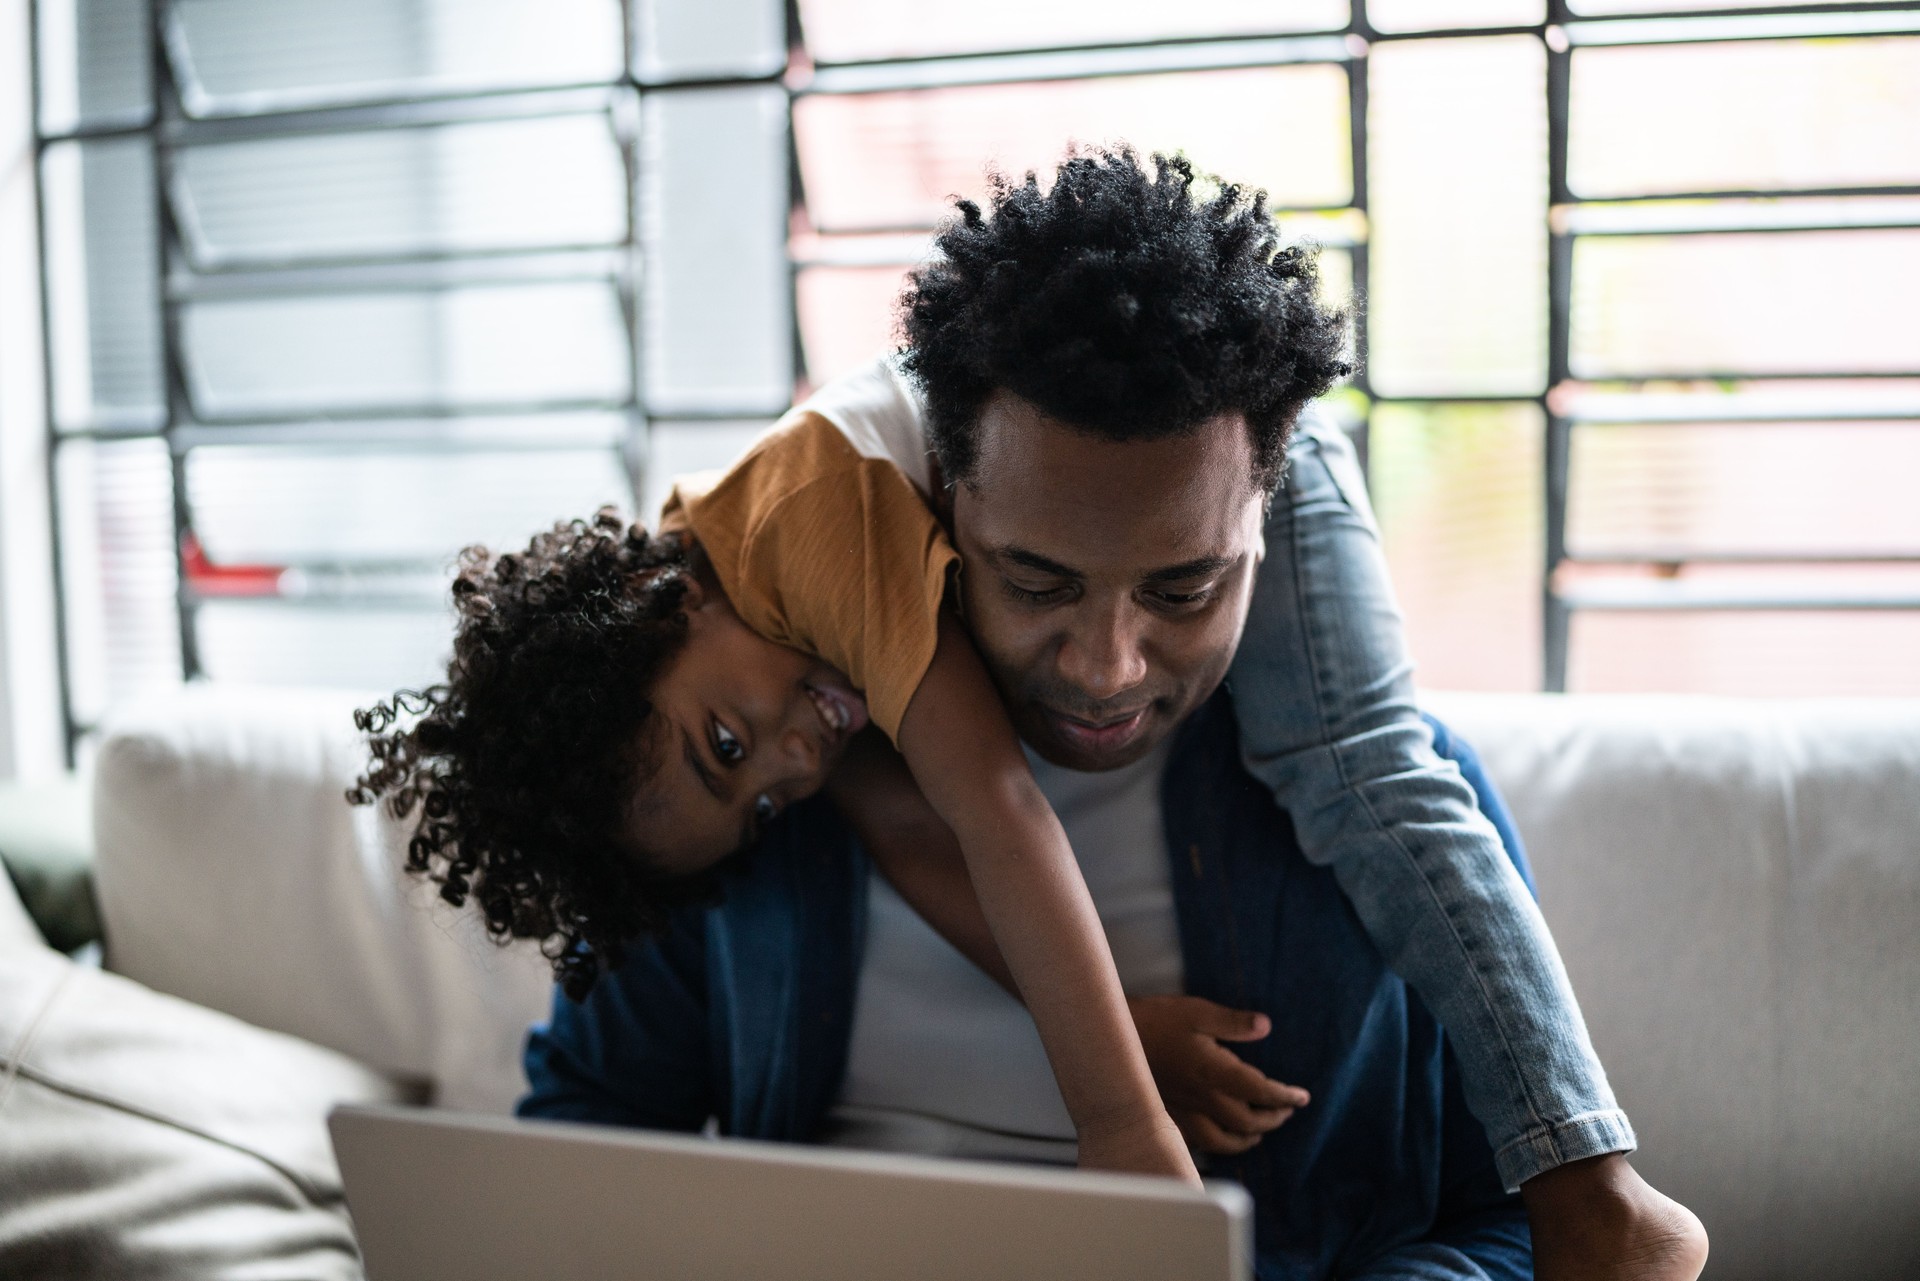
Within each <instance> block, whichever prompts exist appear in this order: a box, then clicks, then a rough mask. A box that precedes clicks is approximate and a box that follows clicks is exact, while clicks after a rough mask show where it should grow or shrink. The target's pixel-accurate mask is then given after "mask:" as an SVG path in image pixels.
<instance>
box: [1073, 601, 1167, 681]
mask: <svg viewBox="0 0 1920 1281" xmlns="http://www.w3.org/2000/svg"><path fill="white" fill-rule="evenodd" d="M1130 614H1131V611H1129V610H1127V609H1124V608H1121V609H1115V610H1110V611H1104V612H1101V613H1099V614H1092V615H1089V616H1088V617H1087V618H1085V619H1084V620H1081V621H1080V622H1079V623H1078V625H1077V626H1075V627H1074V628H1073V629H1071V630H1070V631H1069V632H1068V633H1067V635H1066V637H1065V639H1064V640H1062V641H1061V643H1060V650H1059V653H1058V655H1057V657H1056V659H1055V663H1056V665H1057V667H1058V669H1059V673H1060V679H1061V680H1063V681H1065V682H1066V683H1067V684H1069V685H1072V686H1074V687H1075V688H1076V689H1079V690H1080V691H1081V692H1083V693H1085V694H1086V695H1087V697H1088V698H1093V699H1100V700H1103V701H1104V700H1106V699H1110V698H1117V697H1118V696H1120V695H1122V694H1124V693H1126V692H1127V691H1128V690H1130V689H1132V688H1133V687H1134V686H1136V685H1138V684H1139V683H1140V682H1141V681H1143V680H1145V679H1146V676H1147V656H1146V652H1145V649H1144V647H1143V646H1142V645H1141V636H1140V630H1139V628H1138V627H1136V626H1134V625H1132V619H1131V618H1130Z"/></svg>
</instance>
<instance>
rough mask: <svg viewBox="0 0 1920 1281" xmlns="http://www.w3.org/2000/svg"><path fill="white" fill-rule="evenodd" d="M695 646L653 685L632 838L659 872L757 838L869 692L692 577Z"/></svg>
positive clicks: (837, 746)
mask: <svg viewBox="0 0 1920 1281" xmlns="http://www.w3.org/2000/svg"><path fill="white" fill-rule="evenodd" d="M686 614H687V642H686V644H685V645H684V646H682V647H681V650H680V652H679V653H678V654H676V655H675V656H674V658H673V660H672V661H671V662H670V663H669V664H668V665H667V669H666V671H665V672H664V673H662V675H661V676H660V679H659V680H658V681H657V682H656V683H655V685H654V689H653V696H652V697H653V706H654V710H655V711H656V712H657V713H658V715H657V716H655V717H653V718H651V719H650V720H649V722H648V728H647V731H646V732H647V739H646V741H645V742H644V744H643V748H644V751H643V753H642V755H643V757H644V759H645V760H646V761H647V763H648V769H649V771H650V772H649V773H648V775H647V778H646V781H645V782H644V783H642V784H641V785H640V787H639V788H638V789H637V791H636V793H635V795H634V798H633V801H632V803H631V804H630V805H629V806H628V808H627V816H626V834H627V838H628V841H629V843H630V844H631V845H632V846H633V847H634V848H635V849H637V850H638V851H640V852H642V854H643V856H644V857H645V858H646V860H647V862H648V864H649V865H650V866H652V867H653V868H654V869H655V870H657V871H661V872H665V873H668V874H673V875H682V874H688V873H693V872H698V871H701V870H704V869H706V868H708V867H711V866H713V865H714V864H715V863H718V862H720V861H721V860H722V859H724V858H726V857H727V856H728V855H729V854H732V853H734V852H735V851H737V850H740V849H742V848H744V847H745V846H748V845H751V844H752V843H753V841H754V839H755V837H756V836H757V835H758V833H759V829H760V826H761V824H762V823H764V822H766V821H767V820H768V819H770V818H772V817H773V816H774V815H775V814H777V813H779V812H780V811H781V810H783V809H785V808H786V807H787V806H789V805H791V804H792V803H793V802H795V801H798V800H802V799H804V798H805V797H808V796H811V795H813V794H814V793H815V792H817V791H819V790H820V788H821V787H822V786H823V785H824V784H825V783H826V780H827V775H828V774H830V773H831V772H832V770H833V767H834V765H835V764H836V763H837V762H838V761H839V759H840V755H841V753H842V752H844V751H845V750H846V746H847V743H848V741H849V740H850V739H852V737H853V736H854V735H855V734H857V733H859V732H860V730H862V729H863V728H865V727H866V724H867V705H866V700H864V699H863V698H861V697H860V695H859V693H858V692H856V691H855V690H854V688H853V687H852V686H851V685H850V684H849V683H848V681H847V678H846V677H845V676H844V675H842V674H841V673H840V672H838V671H837V670H835V669H834V668H832V667H830V666H828V665H827V664H826V663H824V662H822V661H821V660H820V659H818V658H815V657H814V656H812V655H811V654H806V653H803V652H801V651H800V650H797V649H789V648H788V647H786V646H785V645H777V644H775V643H774V642H772V641H769V640H767V639H765V638H764V637H762V636H760V635H759V634H758V633H757V632H755V631H753V630H752V629H751V628H749V627H748V626H747V625H746V624H745V623H743V622H741V621H740V617H739V615H737V614H735V613H734V612H733V606H732V605H731V604H730V603H729V602H728V600H727V598H726V596H725V595H724V594H723V593H722V592H720V591H719V590H717V589H716V588H714V587H713V586H712V585H710V584H708V585H705V586H702V585H700V584H695V585H694V586H693V587H692V588H691V589H690V590H689V593H688V596H687V600H686Z"/></svg>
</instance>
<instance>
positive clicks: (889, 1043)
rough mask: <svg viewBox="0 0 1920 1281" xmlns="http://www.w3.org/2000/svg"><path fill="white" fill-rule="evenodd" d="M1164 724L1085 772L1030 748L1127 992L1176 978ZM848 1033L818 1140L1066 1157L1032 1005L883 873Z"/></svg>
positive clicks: (1063, 1112)
mask: <svg viewBox="0 0 1920 1281" xmlns="http://www.w3.org/2000/svg"><path fill="white" fill-rule="evenodd" d="M1171 747H1172V744H1171V738H1169V739H1168V740H1167V741H1165V742H1162V743H1161V744H1160V746H1159V747H1157V748H1156V749H1155V750H1154V751H1152V752H1150V753H1149V754H1148V755H1147V756H1146V757H1145V758H1143V759H1141V760H1139V761H1137V762H1135V763H1134V764H1132V765H1129V766H1126V767H1125V768H1123V769H1117V770H1110V771H1107V772H1105V773H1099V774H1086V773H1080V772H1077V771H1074V770H1067V769H1061V768H1060V767H1058V766H1055V765H1049V764H1048V763H1047V762H1045V761H1043V760H1041V759H1039V758H1038V757H1036V756H1034V755H1033V754H1032V753H1031V752H1029V753H1028V760H1029V761H1030V762H1031V763H1032V765H1033V773H1034V777H1035V779H1036V780H1038V782H1039V784H1040V789H1041V791H1042V792H1044V793H1045V794H1046V797H1047V800H1048V802H1049V803H1050V804H1051V805H1052V806H1053V810H1054V813H1056V814H1057V815H1059V817H1060V823H1061V825H1062V826H1063V827H1065V828H1066V831H1067V839H1068V840H1069V841H1070V842H1072V845H1073V849H1074V853H1075V855H1076V856H1077V857H1078V859H1079V861H1080V870H1081V873H1082V875H1084V876H1085V877H1086V880H1087V888H1088V889H1089V890H1090V891H1092V894H1093V902H1094V906H1095V908H1096V909H1097V910H1098V911H1099V913H1100V923H1101V924H1102V925H1103V926H1105V927H1106V932H1107V943H1108V945H1109V946H1110V947H1111V948H1112V949H1113V959H1114V965H1115V967H1116V968H1117V969H1118V970H1119V973H1120V984H1121V986H1122V987H1123V988H1124V989H1125V990H1126V991H1127V993H1128V995H1130V996H1159V995H1167V994H1170V993H1177V992H1179V991H1181V990H1182V982H1183V974H1182V969H1181V963H1180V938H1179V932H1178V930H1177V928H1176V926H1175V924H1174V915H1173V885H1172V877H1171V872H1170V870H1169V868H1168V865H1167V846H1166V834H1165V828H1164V827H1163V826H1162V823H1161V812H1160V783H1161V777H1162V775H1163V774H1164V773H1165V770H1166V764H1167V757H1168V754H1169V752H1170V751H1171ZM867 902H868V918H867V943H866V954H865V958H864V961H863V964H862V966H861V970H860V980H859V987H858V991H857V995H856V997H855V1002H854V1016H853V1038H852V1045H851V1048H850V1050H849V1053H848V1058H847V1075H846V1079H845V1081H844V1082H843V1084H842V1085H841V1089H840V1098H839V1100H838V1102H837V1105H836V1106H835V1108H834V1110H833V1111H832V1113H831V1114H830V1116H829V1132H828V1136H827V1140H826V1141H827V1142H829V1143H833V1144H837V1145H840V1146H845V1147H861V1148H873V1149H879V1150H883V1151H895V1152H916V1153H921V1154H924V1155H932V1156H961V1157H981V1158H1000V1159H1010V1160H1029V1161H1058V1162H1063V1163H1064V1162H1071V1161H1073V1159H1074V1141H1073V1123H1072V1121H1071V1120H1070V1119H1069V1118H1068V1116H1067V1109H1066V1105H1065V1104H1064V1103H1063V1102H1062V1101H1061V1099H1060V1090H1059V1087H1058V1086H1057V1085H1055V1084H1054V1079H1053V1070H1052V1068H1051V1067H1050V1066H1049V1065H1048V1062H1047V1056H1046V1051H1045V1050H1044V1049H1043V1048H1042V1046H1041V1044H1040V1035H1039V1033H1038V1031H1036V1030H1035V1028H1034V1025H1033V1019H1032V1018H1031V1017H1030V1016H1029V1015H1028V1014H1027V1011H1026V1008H1025V1007H1024V1006H1022V1005H1021V1004H1020V1003H1019V1002H1018V1001H1016V1000H1014V999H1013V997H1011V996H1009V995H1008V994H1007V993H1006V992H1005V991H1003V990H1002V989H1001V988H1000V986H999V985H998V984H997V983H995V982H994V981H993V980H992V979H990V978H988V977H987V976H986V975H985V974H984V973H982V972H981V971H980V970H979V969H977V968H976V967H975V966H974V965H973V963H972V962H970V961H968V960H967V959H966V958H965V957H963V956H961V955H960V953H959V952H957V951H956V950H954V948H953V947H952V945H950V944H949V943H947V941H946V940H944V939H942V938H941V937H940V936H939V935H938V934H936V933H934V931H933V928H932V927H931V926H929V925H928V924H927V923H926V922H925V921H923V920H921V919H920V917H919V916H918V915H917V914H916V913H915V912H914V910H913V909H912V908H911V907H908V906H907V904H906V902H905V901H904V900H903V899H901V897H900V896H899V895H898V894H896V893H895V892H894V891H893V888H892V887H891V886H890V885H888V884H887V883H886V881H885V880H883V879H882V878H881V877H879V876H877V875H876V876H874V877H872V878H871V881H870V886H869V889H868V899H867Z"/></svg>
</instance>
